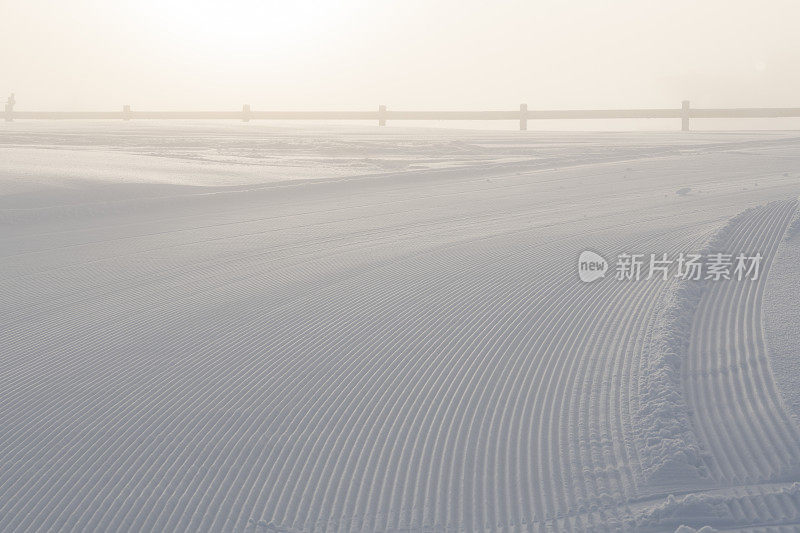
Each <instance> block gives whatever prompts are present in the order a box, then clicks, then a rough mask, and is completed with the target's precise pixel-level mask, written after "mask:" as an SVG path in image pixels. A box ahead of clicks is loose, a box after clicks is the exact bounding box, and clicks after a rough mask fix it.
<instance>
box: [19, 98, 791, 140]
mask: <svg viewBox="0 0 800 533" xmlns="http://www.w3.org/2000/svg"><path fill="white" fill-rule="evenodd" d="M15 103H16V101H15V99H14V95H13V94H12V95H11V97H9V99H8V102H7V103H6V106H5V120H6V121H8V122H10V121H13V120H15V119H25V120H29V119H43V120H67V119H119V120H134V119H159V120H173V119H179V120H208V119H228V120H242V121H245V122H247V121H250V120H376V121H378V125H380V126H385V125H386V122H387V121H389V120H392V121H394V120H513V121H519V129H520V130H526V129H527V128H528V121H529V120H544V119H547V120H569V119H581V120H586V119H619V118H626V119H646V118H674V119H680V120H681V129H682V130H683V131H689V120H690V119H696V118H776V117H800V108H798V107H786V108H775V107H751V108H705V109H704V108H692V107H690V106H689V101H688V100H684V101H683V102H682V104H681V107H679V108H675V109H554V110H531V109H528V105H527V104H520V106H519V109H518V110H516V109H515V110H512V111H392V110H389V109H387V108H386V106H385V105H381V106H379V107H378V109H377V111H254V110H252V109H251V107H250V105H249V104H245V105H244V106H242V110H241V111H133V110H132V109H131V107H130V106H129V105H126V106H123V108H122V111H109V112H105V111H16V110H15V109H14V106H15Z"/></svg>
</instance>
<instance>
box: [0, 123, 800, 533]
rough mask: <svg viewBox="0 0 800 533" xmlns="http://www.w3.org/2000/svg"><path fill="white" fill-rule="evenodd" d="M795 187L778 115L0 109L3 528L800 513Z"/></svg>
mask: <svg viewBox="0 0 800 533" xmlns="http://www.w3.org/2000/svg"><path fill="white" fill-rule="evenodd" d="M799 193H800V135H798V134H794V133H791V132H783V133H777V132H761V133H724V134H723V133H692V134H673V133H618V134H601V133H586V134H581V133H570V134H563V133H562V134H557V133H541V132H538V133H535V132H516V131H514V132H506V133H500V132H469V131H447V130H442V131H436V130H422V129H402V128H381V129H378V128H376V127H372V126H364V127H352V126H336V127H333V126H331V127H317V126H306V127H275V126H267V125H256V124H232V125H226V126H221V125H205V124H188V123H187V124H177V125H176V124H158V123H149V124H143V123H136V124H134V123H131V124H123V125H120V124H110V123H95V124H81V123H74V122H73V123H60V124H57V125H53V124H29V123H24V122H16V123H13V124H6V125H4V126H2V128H0V295H2V298H0V531H159V532H160V531H249V532H260V531H287V532H288V531H366V532H372V531H431V532H432V531H442V532H445V531H479V530H480V531H509V532H521V531H617V530H624V531H634V530H635V531H675V530H676V529H678V528H681V531H692V530H694V529H699V528H701V527H703V526H713V527H715V528H720V529H736V528H743V529H746V528H752V529H751V530H753V531H796V530H797V529H798V527H799V526H798V524H800V425H798V418H797V417H798V413H800V412H799V411H798V409H799V408H800V375H799V374H798V369H800V313H798V312H797V309H798V306H797V297H798V294H800V291H799V289H798V287H800V285H798V283H799V282H798V279H800V278H798V274H800V268H798V261H799V260H800V223H797V222H796V219H797V216H798V215H797V212H798V202H797V196H798V194H799ZM584 250H591V251H594V252H596V253H598V254H600V255H601V256H603V257H604V258H605V259H606V260H607V261H608V262H609V264H610V268H609V270H608V272H607V273H606V275H605V277H604V278H602V279H599V280H596V281H594V282H591V283H582V282H581V281H580V280H579V279H578V274H577V259H578V256H579V255H580V253H581V252H582V251H584ZM712 252H725V253H731V254H737V253H739V252H747V253H749V254H752V253H756V252H759V253H761V254H763V256H764V261H763V263H762V265H761V268H762V271H761V276H759V278H758V279H757V280H749V279H745V280H741V281H736V280H730V281H723V280H720V281H713V280H707V281H697V282H693V281H687V280H683V279H681V278H680V277H676V276H675V273H676V270H675V266H674V265H673V267H671V269H670V271H669V278H668V279H667V280H663V279H661V278H660V276H656V277H655V278H654V279H649V280H646V279H641V280H639V281H635V280H626V281H620V280H617V279H615V263H616V259H617V257H618V255H619V254H622V253H641V254H645V255H646V256H648V257H649V254H651V253H654V254H658V255H660V254H662V253H667V254H668V255H669V256H677V255H678V254H680V253H712ZM773 272H774V275H773ZM642 277H643V278H644V277H645V276H642ZM682 526H686V527H682ZM706 531H708V529H707V530H706Z"/></svg>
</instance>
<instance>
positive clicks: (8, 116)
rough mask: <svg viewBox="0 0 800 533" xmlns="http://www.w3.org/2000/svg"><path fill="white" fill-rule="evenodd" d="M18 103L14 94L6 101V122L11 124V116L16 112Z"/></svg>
mask: <svg viewBox="0 0 800 533" xmlns="http://www.w3.org/2000/svg"><path fill="white" fill-rule="evenodd" d="M16 103H17V100H16V98H14V93H11V96H9V97H8V99H7V100H6V122H11V120H12V117H11V114H12V113H13V112H14V104H16Z"/></svg>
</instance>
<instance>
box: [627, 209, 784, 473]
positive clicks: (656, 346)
mask: <svg viewBox="0 0 800 533" xmlns="http://www.w3.org/2000/svg"><path fill="white" fill-rule="evenodd" d="M773 204H777V202H773V203H772V204H770V206H772V205H773ZM768 207H769V206H768ZM758 209H761V208H750V209H747V210H745V211H743V212H742V213H740V214H738V215H737V216H735V217H733V218H732V219H731V220H729V221H728V223H727V224H726V225H725V226H723V227H721V228H720V229H718V230H717V231H715V232H713V233H712V234H711V235H710V237H709V238H708V240H707V241H706V244H705V245H704V246H703V248H702V249H701V250H700V252H699V253H700V255H701V256H703V257H705V256H706V255H707V254H709V253H713V252H716V251H719V250H720V249H723V248H725V245H726V243H727V242H728V240H729V238H730V236H731V234H732V233H734V230H735V228H737V227H738V226H740V225H741V224H743V223H745V222H746V221H747V220H748V219H750V218H751V216H752V215H753V213H754V212H755V211H757V210H758ZM707 285H708V282H707V281H705V280H680V281H674V282H673V283H671V286H670V287H669V288H668V289H666V292H665V295H664V304H665V305H664V309H663V312H662V313H661V314H660V316H659V317H658V318H657V319H656V321H655V325H654V327H653V329H652V333H651V336H650V342H649V343H648V345H647V346H646V348H645V353H644V356H645V358H646V361H645V367H644V368H645V372H644V373H643V375H642V389H641V393H642V401H641V403H640V409H639V417H640V420H641V426H640V434H639V441H640V449H641V450H642V454H641V461H642V464H641V467H642V475H643V476H644V482H645V484H647V485H650V486H651V487H667V486H673V485H682V484H686V483H691V484H692V486H696V487H700V486H709V485H710V482H711V479H710V477H709V472H708V470H707V469H706V467H705V465H704V461H703V453H704V451H703V448H702V446H701V445H700V443H699V441H698V439H697V436H696V435H695V433H694V431H693V428H692V424H691V420H690V417H689V406H688V405H687V403H686V400H685V399H684V395H683V386H682V379H681V365H682V362H683V361H684V360H685V359H686V357H687V355H688V350H689V338H690V336H691V331H692V325H693V323H694V318H695V314H696V311H697V307H698V304H699V303H700V299H701V297H702V296H703V293H704V291H705V289H706V287H707Z"/></svg>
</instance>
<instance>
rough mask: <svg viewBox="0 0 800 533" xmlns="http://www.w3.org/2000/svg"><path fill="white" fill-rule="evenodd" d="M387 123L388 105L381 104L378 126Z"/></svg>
mask: <svg viewBox="0 0 800 533" xmlns="http://www.w3.org/2000/svg"><path fill="white" fill-rule="evenodd" d="M385 125H386V106H385V105H379V106H378V126H385Z"/></svg>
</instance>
